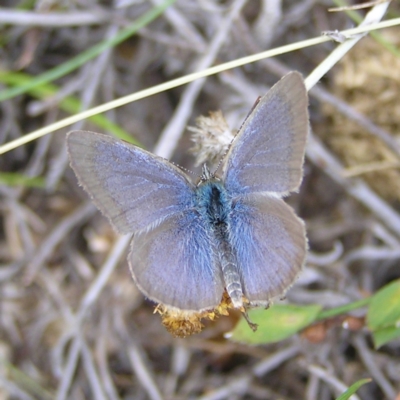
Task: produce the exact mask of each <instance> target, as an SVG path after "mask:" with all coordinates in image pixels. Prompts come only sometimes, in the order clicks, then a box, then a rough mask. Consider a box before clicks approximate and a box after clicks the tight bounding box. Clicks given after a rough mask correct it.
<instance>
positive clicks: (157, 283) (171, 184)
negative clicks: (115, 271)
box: [67, 72, 309, 311]
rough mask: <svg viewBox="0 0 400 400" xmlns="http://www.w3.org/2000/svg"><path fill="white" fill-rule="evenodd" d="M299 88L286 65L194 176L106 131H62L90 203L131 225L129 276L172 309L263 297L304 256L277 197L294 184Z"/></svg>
mask: <svg viewBox="0 0 400 400" xmlns="http://www.w3.org/2000/svg"><path fill="white" fill-rule="evenodd" d="M307 105H308V98H307V91H306V88H305V86H304V81H303V78H302V77H301V75H300V74H299V73H297V72H292V73H289V74H288V75H286V76H285V77H284V78H283V79H281V80H280V81H279V82H278V83H277V84H276V85H275V86H273V87H272V88H271V89H270V90H269V91H268V93H267V94H266V95H265V96H264V97H262V98H261V99H260V101H259V102H258V104H257V105H256V106H255V108H254V109H253V111H252V112H251V113H250V115H249V116H248V117H247V119H246V120H245V122H244V123H243V125H242V127H241V129H240V131H239V132H238V134H237V136H236V137H235V139H234V140H233V142H232V144H231V146H230V149H229V151H228V153H227V155H226V157H225V158H224V160H223V163H222V172H221V175H220V176H219V177H217V176H215V175H214V174H211V173H210V172H209V171H208V170H207V169H206V168H205V169H204V172H203V176H202V178H201V179H200V181H199V182H198V183H197V184H195V183H193V182H192V180H191V179H190V178H189V177H188V176H187V175H186V174H185V173H184V172H183V171H182V170H181V169H179V168H177V167H176V166H174V165H173V164H171V163H170V162H169V161H167V160H165V159H163V158H160V157H158V156H156V155H154V154H151V153H149V152H147V151H145V150H142V149H140V148H138V147H136V146H133V145H131V144H128V143H126V142H123V141H120V140H117V139H114V138H112V137H110V136H106V135H101V134H97V133H92V132H85V131H75V132H71V133H69V134H68V137H67V146H68V152H69V156H70V160H71V166H72V168H73V170H74V171H75V173H76V175H77V177H78V181H79V183H80V185H81V186H83V188H84V189H85V190H86V191H87V192H88V193H89V195H90V196H91V198H92V200H93V202H94V203H95V205H96V206H97V207H98V208H99V210H100V211H101V212H102V213H103V214H104V215H105V216H106V217H107V218H108V219H109V220H110V222H111V224H112V225H113V227H114V228H115V229H116V230H117V231H118V232H120V233H122V234H127V233H131V234H133V239H132V243H131V248H130V253H129V258H128V260H129V265H130V269H131V272H132V276H133V278H134V280H135V282H136V284H137V286H138V287H139V288H140V290H141V291H142V292H143V293H144V295H145V296H146V297H148V298H149V299H151V300H153V301H155V302H157V303H162V304H164V305H167V306H170V307H176V308H178V309H181V310H193V311H202V310H207V309H213V308H215V307H216V306H218V304H219V303H220V302H221V298H222V295H223V292H224V290H225V289H226V291H227V293H228V295H229V297H230V299H231V301H232V304H233V306H234V307H236V308H238V309H242V310H243V306H244V305H245V304H246V303H249V304H250V305H268V303H269V302H270V301H271V300H272V299H273V298H275V297H277V296H281V295H282V294H283V293H284V292H285V291H286V290H287V288H288V287H289V286H290V285H291V284H292V283H293V282H294V280H295V279H296V277H297V275H298V274H299V272H300V271H301V268H302V266H303V263H304V260H305V256H306V249H307V240H306V235H305V227H304V223H303V221H302V220H300V219H299V218H298V217H297V216H296V215H295V213H294V211H293V210H292V209H291V208H290V207H289V206H288V205H287V204H286V203H285V202H284V201H283V200H282V197H284V196H286V195H287V194H288V193H289V192H292V191H295V190H297V189H298V188H299V186H300V183H301V180H302V176H303V162H304V152H305V146H306V140H307V134H308V130H309V121H308V112H307Z"/></svg>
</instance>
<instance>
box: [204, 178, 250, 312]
mask: <svg viewBox="0 0 400 400" xmlns="http://www.w3.org/2000/svg"><path fill="white" fill-rule="evenodd" d="M196 203H197V204H196V206H197V207H196V208H197V210H198V212H199V214H200V215H201V217H202V218H203V219H204V221H205V223H206V224H207V225H208V226H209V228H211V229H210V232H211V233H212V238H211V240H212V241H213V243H214V244H215V246H216V250H217V254H218V259H217V260H216V262H217V263H218V265H219V266H220V268H221V271H222V275H223V278H224V282H225V288H226V290H227V292H228V295H229V297H230V298H231V300H232V303H233V305H234V306H235V307H237V308H241V307H242V305H243V300H242V298H243V291H242V284H241V280H240V276H239V273H238V268H237V260H236V255H235V250H234V249H233V248H232V245H231V243H230V238H229V231H230V230H229V224H230V213H231V209H232V201H231V199H230V197H229V195H228V192H227V190H226V189H225V187H224V185H223V183H222V182H220V181H218V180H217V179H215V178H210V179H206V180H204V181H202V182H201V183H200V184H199V185H198V187H197V189H196Z"/></svg>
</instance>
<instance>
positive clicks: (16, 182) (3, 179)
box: [0, 172, 45, 188]
mask: <svg viewBox="0 0 400 400" xmlns="http://www.w3.org/2000/svg"><path fill="white" fill-rule="evenodd" d="M0 185H7V186H25V187H36V188H44V187H45V180H44V178H42V177H31V176H26V175H23V174H20V173H17V172H0Z"/></svg>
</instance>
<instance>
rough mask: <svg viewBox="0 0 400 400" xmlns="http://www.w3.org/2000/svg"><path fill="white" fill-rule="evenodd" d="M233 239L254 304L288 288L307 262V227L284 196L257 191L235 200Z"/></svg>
mask: <svg viewBox="0 0 400 400" xmlns="http://www.w3.org/2000/svg"><path fill="white" fill-rule="evenodd" d="M230 241H231V244H232V247H233V248H234V249H235V250H234V251H235V253H236V259H237V268H238V271H239V275H240V277H241V281H242V282H241V283H242V287H243V292H244V295H245V296H246V298H247V299H248V300H249V301H250V302H251V303H253V304H265V305H266V304H268V302H269V301H270V300H271V299H273V298H274V297H277V296H279V295H281V294H283V293H284V292H285V290H286V289H287V288H288V287H289V286H290V285H291V284H292V283H293V282H294V280H295V279H296V277H297V275H298V274H299V272H300V271H301V268H302V266H303V263H304V259H305V255H306V249H307V241H306V237H305V227H304V223H303V221H301V220H300V219H299V218H298V217H297V216H296V215H295V213H294V211H293V210H292V209H291V208H290V207H289V206H288V205H287V204H286V203H285V202H284V201H283V200H281V199H279V198H273V197H269V196H265V195H260V194H255V195H250V196H247V197H243V198H241V199H239V200H237V201H236V202H235V203H234V204H233V212H232V219H231V224H230Z"/></svg>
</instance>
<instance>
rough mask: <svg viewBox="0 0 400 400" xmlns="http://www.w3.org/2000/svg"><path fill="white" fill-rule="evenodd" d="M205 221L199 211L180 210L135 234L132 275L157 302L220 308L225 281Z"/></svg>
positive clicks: (131, 256)
mask: <svg viewBox="0 0 400 400" xmlns="http://www.w3.org/2000/svg"><path fill="white" fill-rule="evenodd" d="M215 257H217V254H216V252H215V248H214V244H213V242H212V240H210V235H209V231H208V230H207V227H206V226H205V224H204V220H202V219H201V218H200V217H199V214H198V213H197V212H196V211H194V210H189V211H186V212H183V213H181V214H176V215H174V216H172V217H170V218H167V219H166V220H164V221H163V222H162V223H161V224H160V225H158V226H156V227H154V229H152V230H151V231H149V232H141V233H139V234H137V235H135V236H134V238H133V241H132V246H131V251H130V254H129V258H128V259H129V265H130V268H131V272H132V275H133V277H134V279H135V281H136V283H137V285H138V286H139V288H140V289H141V290H142V292H143V293H144V294H145V295H146V296H147V297H148V298H150V299H151V300H153V301H155V302H158V303H162V304H165V305H168V306H171V307H176V308H179V309H181V310H203V309H206V308H214V307H216V306H217V305H218V304H219V303H220V301H221V298H222V292H223V290H224V284H223V282H222V277H221V271H220V269H219V267H218V264H217V262H216V258H215Z"/></svg>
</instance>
